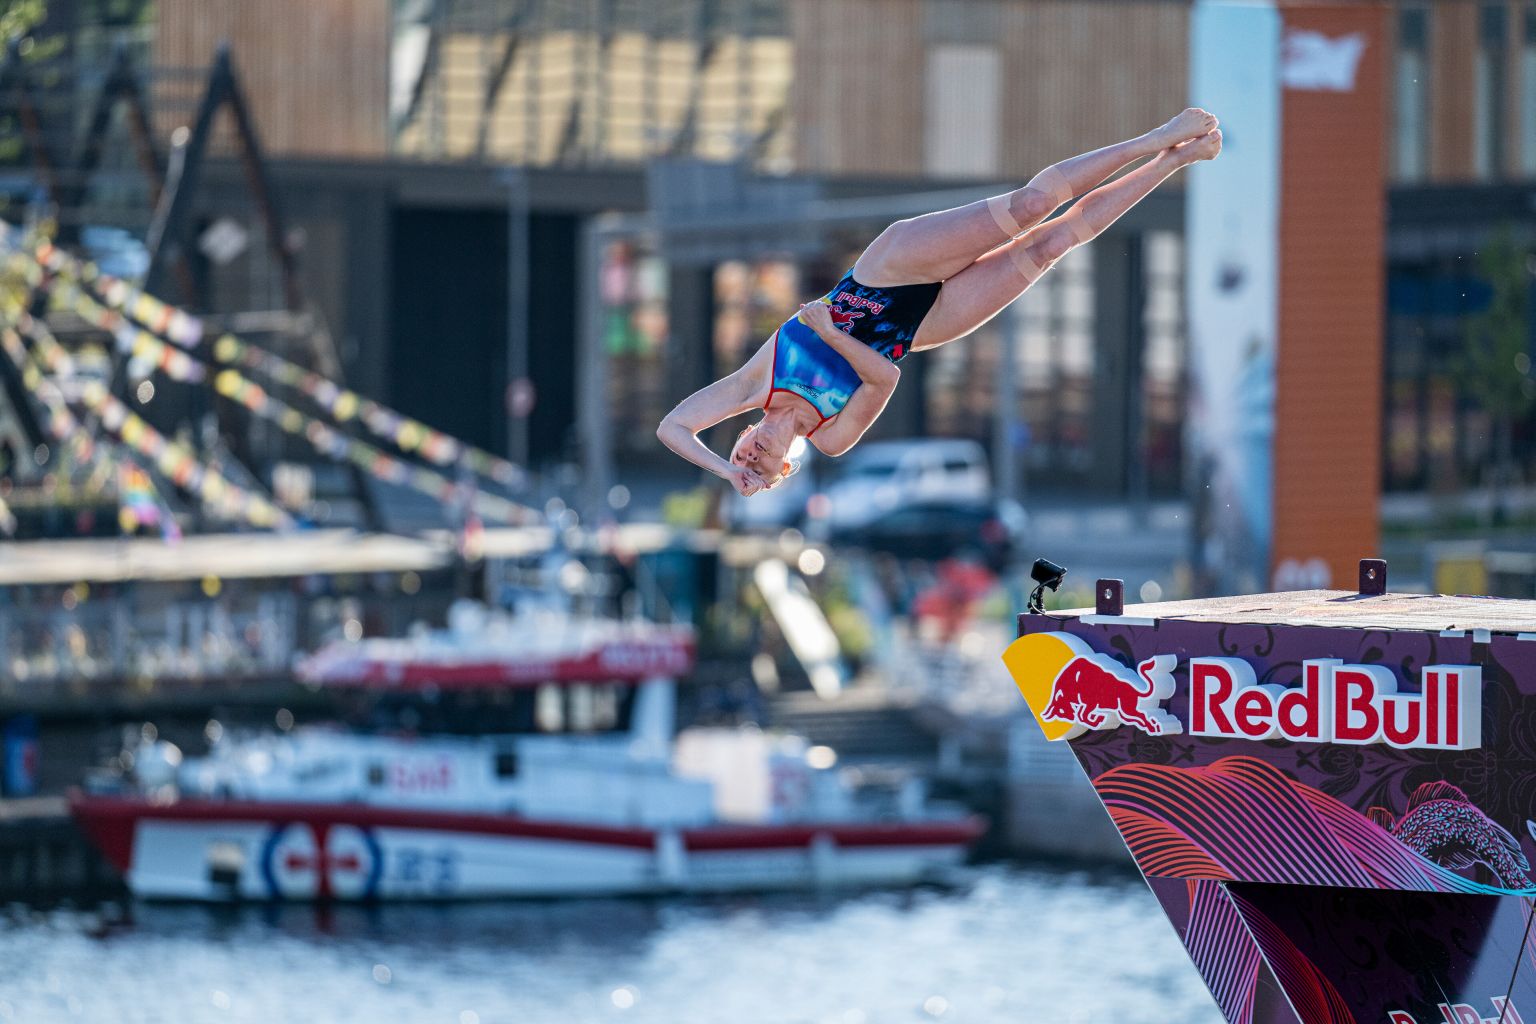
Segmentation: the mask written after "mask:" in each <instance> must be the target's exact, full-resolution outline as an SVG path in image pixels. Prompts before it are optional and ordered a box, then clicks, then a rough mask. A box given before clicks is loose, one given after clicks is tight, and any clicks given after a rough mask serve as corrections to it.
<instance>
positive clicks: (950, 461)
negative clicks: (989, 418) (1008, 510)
mask: <svg viewBox="0 0 1536 1024" xmlns="http://www.w3.org/2000/svg"><path fill="white" fill-rule="evenodd" d="M840 461H841V462H842V463H843V466H842V472H840V473H839V474H838V476H837V478H836V479H835V480H834V481H833V482H832V483H831V484H830V485H829V486H828V487H827V488H826V490H825V491H824V492H823V493H824V499H823V500H818V501H816V502H815V503H813V506H812V509H813V513H815V514H816V518H819V519H822V520H823V521H822V522H821V523H820V524H819V525H820V526H821V527H822V528H823V530H824V531H825V532H828V533H837V532H839V531H844V530H849V529H854V528H857V527H860V526H863V525H864V524H866V523H871V522H874V521H875V520H877V519H884V518H886V517H887V516H889V515H890V514H891V512H893V511H894V510H896V509H898V508H904V507H906V506H908V505H918V504H945V503H947V504H951V505H965V504H971V505H977V504H986V503H988V502H990V501H991V500H992V473H991V471H990V470H989V469H988V466H987V455H986V452H985V451H983V450H982V447H981V445H979V444H977V443H976V442H975V441H967V440H957V439H930V438H912V439H909V440H905V441H878V442H874V443H866V444H861V445H859V446H858V447H857V448H855V449H854V450H853V451H852V452H850V453H848V454H847V455H846V456H844V457H843V459H842V460H840Z"/></svg>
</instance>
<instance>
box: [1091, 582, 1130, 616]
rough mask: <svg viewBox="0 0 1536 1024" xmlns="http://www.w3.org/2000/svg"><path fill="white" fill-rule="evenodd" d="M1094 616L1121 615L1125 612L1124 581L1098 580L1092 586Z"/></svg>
mask: <svg viewBox="0 0 1536 1024" xmlns="http://www.w3.org/2000/svg"><path fill="white" fill-rule="evenodd" d="M1093 606H1094V613H1095V614H1096V615H1121V614H1124V612H1125V580H1099V581H1098V582H1097V583H1095V584H1094V585H1093Z"/></svg>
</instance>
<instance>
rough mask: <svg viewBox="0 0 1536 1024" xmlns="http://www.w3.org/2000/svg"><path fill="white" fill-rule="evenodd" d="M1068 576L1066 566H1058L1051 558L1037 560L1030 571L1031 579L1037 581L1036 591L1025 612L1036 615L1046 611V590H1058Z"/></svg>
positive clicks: (1031, 595)
mask: <svg viewBox="0 0 1536 1024" xmlns="http://www.w3.org/2000/svg"><path fill="white" fill-rule="evenodd" d="M1066 576H1067V567H1066V566H1064V565H1057V564H1056V563H1055V562H1053V561H1051V560H1050V559H1049V558H1037V559H1035V564H1034V565H1032V566H1030V569H1029V578H1030V579H1032V580H1034V581H1035V589H1034V590H1033V591H1032V592H1031V593H1030V595H1029V605H1028V607H1027V608H1026V609H1025V610H1026V611H1029V612H1032V613H1034V614H1036V615H1038V614H1040V613H1041V612H1043V611H1045V591H1046V588H1047V587H1049V588H1050V589H1051V590H1056V589H1057V588H1059V587H1060V586H1061V581H1062V580H1064V579H1066Z"/></svg>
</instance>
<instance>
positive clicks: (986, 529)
mask: <svg viewBox="0 0 1536 1024" xmlns="http://www.w3.org/2000/svg"><path fill="white" fill-rule="evenodd" d="M1027 527H1028V517H1027V516H1026V515H1025V512H1024V509H1023V508H1021V507H1020V506H1019V504H1018V503H1017V502H1013V501H1002V502H992V501H984V502H971V501H962V502H950V501H920V502H914V503H912V504H908V505H903V506H901V507H899V508H895V509H892V510H891V511H890V512H887V513H885V514H884V515H882V516H880V517H878V518H877V519H874V520H872V521H870V522H868V523H863V524H861V525H859V526H845V527H842V528H840V529H836V530H833V531H832V533H831V536H830V540H831V542H832V543H833V544H845V545H847V546H849V547H857V548H863V549H865V550H867V551H879V552H884V553H887V554H892V555H897V556H899V557H902V558H923V559H929V560H933V561H940V560H942V559H946V558H957V557H966V556H973V557H975V558H978V559H980V560H981V561H982V562H984V563H985V564H986V565H987V566H988V567H989V568H991V569H992V570H993V571H1000V570H1002V569H1003V568H1004V567H1006V566H1007V565H1009V564H1010V563H1011V562H1012V561H1013V559H1014V557H1015V555H1016V553H1017V551H1018V550H1019V548H1020V547H1021V546H1022V544H1023V540H1024V534H1025V531H1026V529H1027Z"/></svg>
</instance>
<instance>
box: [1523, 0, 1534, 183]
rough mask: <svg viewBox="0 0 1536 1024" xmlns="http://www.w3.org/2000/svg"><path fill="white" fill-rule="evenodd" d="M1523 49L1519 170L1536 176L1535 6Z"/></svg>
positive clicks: (1529, 7) (1529, 11)
mask: <svg viewBox="0 0 1536 1024" xmlns="http://www.w3.org/2000/svg"><path fill="white" fill-rule="evenodd" d="M1524 13H1525V33H1524V35H1523V37H1522V40H1523V45H1522V46H1521V47H1520V170H1521V171H1523V172H1524V173H1525V174H1526V175H1527V176H1536V3H1529V4H1526V5H1525V12H1524Z"/></svg>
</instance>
